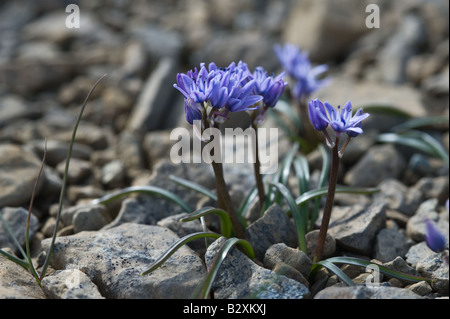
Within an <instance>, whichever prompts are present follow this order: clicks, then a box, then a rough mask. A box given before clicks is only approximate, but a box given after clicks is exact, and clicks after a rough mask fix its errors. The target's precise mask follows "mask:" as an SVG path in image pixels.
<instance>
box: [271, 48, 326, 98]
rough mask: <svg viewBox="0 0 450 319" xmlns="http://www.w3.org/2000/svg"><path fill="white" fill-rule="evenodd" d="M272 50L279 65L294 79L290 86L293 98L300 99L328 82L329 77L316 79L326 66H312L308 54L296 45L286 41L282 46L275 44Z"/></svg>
mask: <svg viewBox="0 0 450 319" xmlns="http://www.w3.org/2000/svg"><path fill="white" fill-rule="evenodd" d="M274 50H275V53H276V55H277V57H278V60H279V61H280V63H281V66H282V67H283V68H284V69H285V70H286V72H287V73H288V74H289V76H291V77H292V79H293V80H294V81H295V83H294V85H293V86H292V88H291V93H292V97H293V98H294V99H296V100H300V99H301V98H302V97H308V96H309V95H310V94H311V93H312V92H314V91H316V90H317V89H319V88H320V87H322V86H324V85H326V84H327V83H328V82H329V79H318V77H319V76H320V75H322V74H323V73H325V72H326V71H327V70H328V66H327V65H326V64H321V65H318V66H314V67H313V66H312V65H311V61H310V60H309V58H308V54H307V53H306V52H303V51H301V50H300V49H299V48H298V47H297V46H295V45H293V44H290V43H286V44H285V45H284V46H281V45H279V44H277V45H275V47H274Z"/></svg>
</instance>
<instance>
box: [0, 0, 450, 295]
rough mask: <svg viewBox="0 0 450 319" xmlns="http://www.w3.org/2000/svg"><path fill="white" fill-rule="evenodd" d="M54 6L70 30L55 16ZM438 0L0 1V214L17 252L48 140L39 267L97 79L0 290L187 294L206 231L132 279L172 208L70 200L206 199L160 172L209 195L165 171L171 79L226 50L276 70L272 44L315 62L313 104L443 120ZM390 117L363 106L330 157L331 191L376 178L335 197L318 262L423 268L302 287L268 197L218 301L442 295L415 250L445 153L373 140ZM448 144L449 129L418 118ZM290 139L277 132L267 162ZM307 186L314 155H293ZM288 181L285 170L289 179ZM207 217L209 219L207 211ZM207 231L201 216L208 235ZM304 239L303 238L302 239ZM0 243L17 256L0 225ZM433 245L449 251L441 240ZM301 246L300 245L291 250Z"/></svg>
mask: <svg viewBox="0 0 450 319" xmlns="http://www.w3.org/2000/svg"><path fill="white" fill-rule="evenodd" d="M70 3H76V4H78V5H79V7H80V15H81V21H80V28H79V29H68V28H66V27H65V21H66V17H67V16H68V14H69V13H66V12H65V8H66V6H67V5H68V4H70ZM369 3H376V4H378V5H379V8H380V18H381V22H380V23H381V25H380V28H379V29H369V28H367V27H366V26H365V19H366V17H367V15H368V13H366V12H365V7H366V5H367V4H369ZM448 21H449V6H448V2H447V1H445V0H442V1H428V0H415V1H407V0H401V1H395V2H394V1H381V0H379V1H367V3H364V1H356V0H345V1H339V2H337V1H332V0H323V1H312V0H302V1H294V0H291V1H276V0H264V1H260V0H259V1H256V0H245V1H222V0H208V1H206V0H190V1H184V0H170V1H144V0H133V1H113V0H110V1H109V0H96V1H52V0H43V1H31V0H30V1H26V0H15V1H3V2H2V4H0V30H1V34H2V36H1V38H0V188H1V191H0V214H2V215H3V217H4V218H5V220H6V221H7V222H8V224H9V225H10V227H11V229H13V230H14V232H15V233H16V236H17V238H18V240H19V242H20V243H21V244H22V245H24V241H25V225H26V218H27V211H28V205H29V203H30V199H31V194H32V190H33V187H34V183H35V179H36V176H37V173H38V171H39V167H40V163H41V160H42V156H43V153H44V140H45V139H47V141H48V142H47V154H46V162H45V163H46V165H45V170H44V174H43V176H42V178H41V179H40V182H39V184H38V187H37V197H36V200H35V204H34V206H33V214H32V218H31V227H30V231H31V248H32V254H33V258H34V260H35V263H36V266H38V267H39V266H41V265H42V263H43V259H44V257H45V252H46V251H47V250H48V247H49V244H50V239H49V238H50V237H51V235H52V232H53V229H54V226H55V223H56V219H55V215H56V212H57V206H58V201H59V194H60V188H61V185H62V176H63V173H64V165H65V159H66V155H67V149H68V144H69V142H70V139H71V134H72V129H73V126H74V123H75V120H76V117H77V115H78V112H79V110H80V105H81V103H82V102H83V100H84V98H85V97H86V94H87V92H88V91H89V89H90V88H91V86H92V85H93V83H94V82H95V81H96V80H97V79H98V78H100V77H101V76H102V75H103V74H105V73H106V74H108V75H107V77H106V78H105V79H104V80H103V81H102V82H101V83H100V84H99V86H98V87H97V88H96V90H95V91H94V94H93V96H92V97H91V100H90V101H89V103H88V105H87V108H86V111H85V114H84V116H83V120H82V121H81V123H80V126H79V129H78V132H77V138H76V144H75V146H74V151H73V154H72V160H71V164H70V172H69V176H68V188H67V194H66V198H65V201H64V210H63V212H62V216H61V224H60V225H59V233H58V234H59V236H58V238H57V240H56V246H55V250H54V255H53V258H52V262H51V269H49V271H48V275H47V277H45V279H44V280H43V281H42V287H40V286H39V285H38V284H37V283H36V281H35V280H34V279H33V277H32V276H31V275H30V274H29V273H28V272H27V271H26V270H24V269H23V268H21V267H19V266H17V265H16V264H14V263H12V262H11V261H9V260H8V259H6V258H4V257H3V256H1V255H0V298H37V299H46V298H63V299H64V298H107V299H109V298H123V299H126V298H189V297H191V296H193V294H194V293H195V292H196V291H197V289H198V286H199V284H200V283H201V281H202V280H203V278H204V277H205V275H206V273H207V267H208V266H210V265H211V263H212V262H213V259H214V256H215V254H216V253H217V251H218V249H219V248H220V245H221V244H222V243H223V239H219V240H216V241H215V242H214V243H213V244H212V245H211V246H209V247H208V249H207V250H206V249H205V246H204V245H203V242H202V241H201V240H198V242H193V243H192V244H189V246H184V247H183V248H182V249H180V250H179V251H178V252H177V253H176V254H174V255H173V257H172V258H170V259H169V260H167V262H166V263H165V264H164V266H163V267H162V268H160V269H158V270H157V271H155V272H154V273H152V274H151V275H148V276H140V273H141V272H143V271H144V270H146V269H147V268H148V267H149V265H150V264H151V263H152V261H154V260H155V258H157V257H158V256H159V255H160V254H162V253H163V252H164V251H165V250H166V249H167V248H168V247H169V246H170V244H171V243H173V242H174V241H175V240H177V239H178V238H179V237H182V236H184V235H186V234H189V233H193V232H196V231H201V229H202V228H201V225H200V223H199V222H188V223H182V222H179V218H180V217H181V216H183V215H184V214H185V213H186V212H185V211H183V209H182V208H180V207H179V206H178V205H176V204H174V203H172V202H169V201H168V200H166V199H164V198H160V197H157V196H149V195H144V194H140V195H138V196H128V197H125V198H122V199H120V200H118V201H117V202H114V203H112V204H108V205H86V204H87V203H89V202H90V200H92V199H96V198H99V197H101V196H103V195H105V194H109V193H111V192H113V191H114V190H118V189H121V188H124V187H128V186H131V185H152V186H158V187H162V188H165V189H167V190H170V191H172V192H174V193H175V194H177V195H178V196H180V197H181V198H182V199H183V200H184V201H185V202H186V203H187V204H188V205H189V206H190V207H192V208H194V209H195V208H200V207H203V206H206V205H214V203H213V202H211V201H210V200H209V198H207V197H205V196H203V195H199V194H198V193H196V192H193V191H188V190H186V189H185V188H183V187H181V186H178V185H176V184H174V183H173V182H172V181H170V180H169V175H175V176H178V177H182V178H185V179H189V180H192V181H195V182H197V183H198V184H201V185H203V186H205V187H207V188H210V189H211V190H213V191H214V189H215V181H214V176H213V173H212V170H211V168H210V167H209V166H208V165H205V164H174V163H172V162H171V161H170V158H169V152H170V148H171V147H172V145H173V143H174V141H171V140H170V132H171V130H172V129H173V128H175V127H180V126H184V127H187V126H186V123H185V120H184V112H183V100H182V96H181V94H179V93H178V92H177V91H176V90H175V89H174V88H173V86H172V85H173V83H175V81H176V74H177V72H186V71H187V70H188V69H191V68H192V67H194V66H198V64H199V63H200V62H203V61H205V62H210V61H214V62H215V63H216V64H217V65H219V66H226V65H228V64H229V63H230V62H231V61H238V60H243V61H245V62H246V63H247V64H248V65H249V67H250V68H254V67H256V66H258V65H262V66H264V68H265V69H266V70H271V71H273V72H279V71H281V69H280V65H279V63H278V61H277V59H276V56H275V54H274V52H273V45H274V44H276V43H283V42H290V43H294V44H297V45H299V46H300V47H301V48H304V49H306V50H308V51H309V52H310V57H311V59H312V60H313V62H314V63H326V64H328V65H329V66H330V72H329V73H330V74H329V75H330V77H331V78H332V82H331V83H330V84H329V85H328V86H326V87H324V88H322V89H321V90H320V91H318V92H316V94H315V96H314V97H318V98H319V99H321V100H328V101H330V103H331V104H333V105H338V104H341V105H342V104H343V103H345V102H346V101H347V100H351V102H352V104H353V105H355V106H360V105H361V106H364V105H374V104H382V105H387V106H390V107H391V108H392V109H393V110H399V111H402V112H407V113H409V114H410V115H411V116H413V117H415V118H422V117H425V116H431V115H444V116H447V117H448V110H449V104H448V97H449V64H448V57H449V42H448V41H449V40H448V39H449V37H448V23H449V22H448ZM402 121H404V119H400V118H398V117H392V116H388V115H385V114H384V115H383V114H372V115H371V117H370V118H369V119H367V121H365V122H364V124H363V126H364V129H365V133H364V135H362V136H360V137H358V138H356V139H354V141H353V142H352V144H351V145H350V146H349V149H348V150H347V151H346V154H345V156H344V157H343V165H342V167H341V168H342V169H341V172H340V177H339V184H341V185H352V186H364V187H378V188H379V189H380V192H378V193H376V194H373V195H348V194H338V195H337V196H336V204H335V207H334V210H333V216H332V221H331V224H330V230H329V235H330V241H329V246H328V247H327V251H326V252H327V257H331V256H357V257H361V258H364V259H367V260H373V261H374V263H379V264H383V265H385V266H388V267H390V268H391V269H395V270H398V271H402V272H405V273H408V274H414V275H420V276H424V277H428V278H432V279H433V283H432V284H431V285H430V284H428V283H426V282H420V283H417V284H410V283H407V282H402V281H400V280H398V279H395V278H389V277H387V276H385V277H384V278H382V282H383V283H382V285H381V286H379V287H377V288H373V287H372V288H371V287H370V286H367V285H365V283H366V282H367V281H366V280H367V277H368V275H369V273H368V272H366V271H365V269H361V268H359V267H355V266H349V265H344V266H342V269H343V270H344V271H345V272H346V273H347V274H348V275H349V276H350V277H351V278H353V280H354V282H355V283H357V284H358V285H357V286H356V287H346V286H345V285H344V284H343V283H341V282H340V281H339V280H338V279H337V277H336V276H333V275H332V274H326V273H325V272H322V273H321V280H320V282H319V281H317V282H309V281H308V273H309V270H310V267H311V255H310V254H304V253H302V252H300V251H299V250H298V249H297V246H296V245H297V243H296V234H295V226H294V223H293V221H292V220H291V219H290V218H289V217H288V216H287V215H286V214H285V207H280V206H278V205H273V206H271V207H270V208H269V209H268V210H267V212H266V213H265V215H264V217H262V218H260V219H258V220H256V221H255V220H251V222H252V224H251V225H250V226H249V227H248V228H247V230H246V233H247V239H248V241H249V242H250V243H251V244H252V246H253V248H254V250H255V254H256V260H254V261H252V260H250V259H249V258H247V257H246V256H245V255H244V254H243V253H241V252H240V251H239V250H237V249H234V250H232V251H231V253H230V255H229V256H228V258H227V259H226V260H225V262H224V263H223V265H222V267H221V268H220V271H219V273H218V276H217V278H216V281H215V283H214V286H213V293H212V297H213V298H216V299H228V298H245V297H258V298H279V299H290V298H323V299H334V298H359V299H366V298H372V299H388V298H406V299H410V298H415V299H425V298H448V290H449V288H448V265H446V264H445V263H443V262H442V259H441V255H440V254H439V253H434V252H432V251H431V250H430V249H429V248H428V247H427V246H426V244H425V241H424V236H425V226H424V218H425V217H426V218H429V219H431V220H433V221H434V222H435V224H436V225H437V226H438V227H439V229H440V230H441V231H442V232H443V233H444V234H445V236H446V237H447V249H448V233H449V231H448V229H449V212H448V209H446V208H445V201H446V200H447V199H448V191H449V185H448V184H449V181H448V180H449V172H448V163H447V164H446V163H445V162H444V161H442V159H440V158H436V157H431V156H429V155H427V154H424V153H421V152H418V151H416V150H415V149H414V148H411V147H406V146H399V145H396V144H392V143H380V142H379V141H378V140H377V136H379V134H381V133H385V132H389V131H390V129H391V128H392V126H393V125H396V124H400V123H402ZM423 130H425V131H426V132H427V133H429V134H430V135H431V136H433V137H434V138H435V139H436V140H437V141H438V142H439V143H441V144H442V145H443V146H444V148H445V149H446V151H447V154H448V149H449V131H448V124H446V123H444V124H440V125H436V126H431V127H426V128H423ZM291 146H292V145H291V144H290V142H289V141H288V140H287V139H282V142H281V143H280V150H279V152H280V154H279V155H280V156H283V155H284V154H285V153H286V152H287V151H288V150H289V149H290V148H291ZM307 158H308V164H309V166H310V170H311V175H312V179H311V180H312V181H314V180H315V181H317V178H318V175H319V173H320V172H319V170H320V168H321V157H320V152H319V151H314V152H312V153H310V154H308V155H307ZM224 168H225V170H226V174H225V176H226V180H227V183H228V185H229V187H230V189H231V194H232V197H233V201H234V202H235V204H236V205H239V204H240V202H241V201H242V200H243V198H244V196H245V192H246V191H248V190H249V189H250V188H251V187H252V186H253V185H254V180H253V175H252V170H251V167H248V166H247V165H239V164H233V165H231V164H230V165H225V166H224ZM290 185H291V186H292V189H293V190H294V189H296V185H295V178H292V180H290ZM211 222H212V225H213V226H214V221H211ZM213 226H211V227H212V228H213ZM314 235H315V233H311V234H308V239H309V244H308V247H310V246H312V245H313V243H314V242H315V240H314ZM0 248H2V249H3V250H5V251H7V252H9V253H14V254H17V255H18V256H20V255H19V251H17V249H16V246H15V245H14V242H12V241H11V239H10V237H9V236H8V234H7V232H6V229H5V228H4V226H3V224H2V223H0ZM447 254H448V250H447ZM308 255H309V256H308Z"/></svg>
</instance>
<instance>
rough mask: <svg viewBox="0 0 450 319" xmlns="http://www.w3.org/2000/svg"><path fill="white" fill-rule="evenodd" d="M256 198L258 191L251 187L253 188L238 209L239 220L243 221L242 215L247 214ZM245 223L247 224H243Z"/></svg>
mask: <svg viewBox="0 0 450 319" xmlns="http://www.w3.org/2000/svg"><path fill="white" fill-rule="evenodd" d="M257 197H258V189H257V188H256V186H253V188H252V189H251V190H250V192H248V194H247V196H245V199H244V201H243V202H242V204H241V207H239V210H238V215H239V216H240V218H241V219H244V218H243V217H244V214H245V213H246V212H247V210H248V209H249V207H250V205H251V203H252V202H253V201H254V200H255V198H257ZM245 223H247V222H245ZM244 225H245V224H244Z"/></svg>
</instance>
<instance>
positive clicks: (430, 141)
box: [377, 131, 449, 166]
mask: <svg viewBox="0 0 450 319" xmlns="http://www.w3.org/2000/svg"><path fill="white" fill-rule="evenodd" d="M377 141H378V142H381V143H396V144H401V145H405V146H409V147H412V148H415V149H416V150H417V151H420V152H422V153H425V154H428V155H430V156H434V157H439V158H441V159H442V160H443V161H444V162H445V163H446V165H447V166H448V165H449V158H448V154H447V151H446V150H445V149H444V147H443V146H442V145H441V144H440V143H439V142H438V141H436V140H435V139H434V138H433V137H432V136H430V135H429V134H427V133H424V132H420V131H408V132H406V133H384V134H380V135H378V137H377Z"/></svg>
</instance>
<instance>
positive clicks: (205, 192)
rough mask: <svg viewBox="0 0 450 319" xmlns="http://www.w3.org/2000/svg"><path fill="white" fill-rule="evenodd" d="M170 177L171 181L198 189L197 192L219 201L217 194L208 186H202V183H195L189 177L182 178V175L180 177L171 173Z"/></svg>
mask: <svg viewBox="0 0 450 319" xmlns="http://www.w3.org/2000/svg"><path fill="white" fill-rule="evenodd" d="M169 179H170V180H171V181H173V182H175V183H176V184H178V185H180V186H183V187H186V188H188V189H191V190H194V191H196V192H198V193H200V194H203V195H205V196H207V197H209V198H211V199H212V200H214V201H217V195H216V194H214V193H213V192H211V191H210V190H209V189H207V188H205V187H203V186H201V185H199V184H197V183H194V182H192V181H188V180H187V179H184V178H181V177H178V176H174V175H170V176H169Z"/></svg>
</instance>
